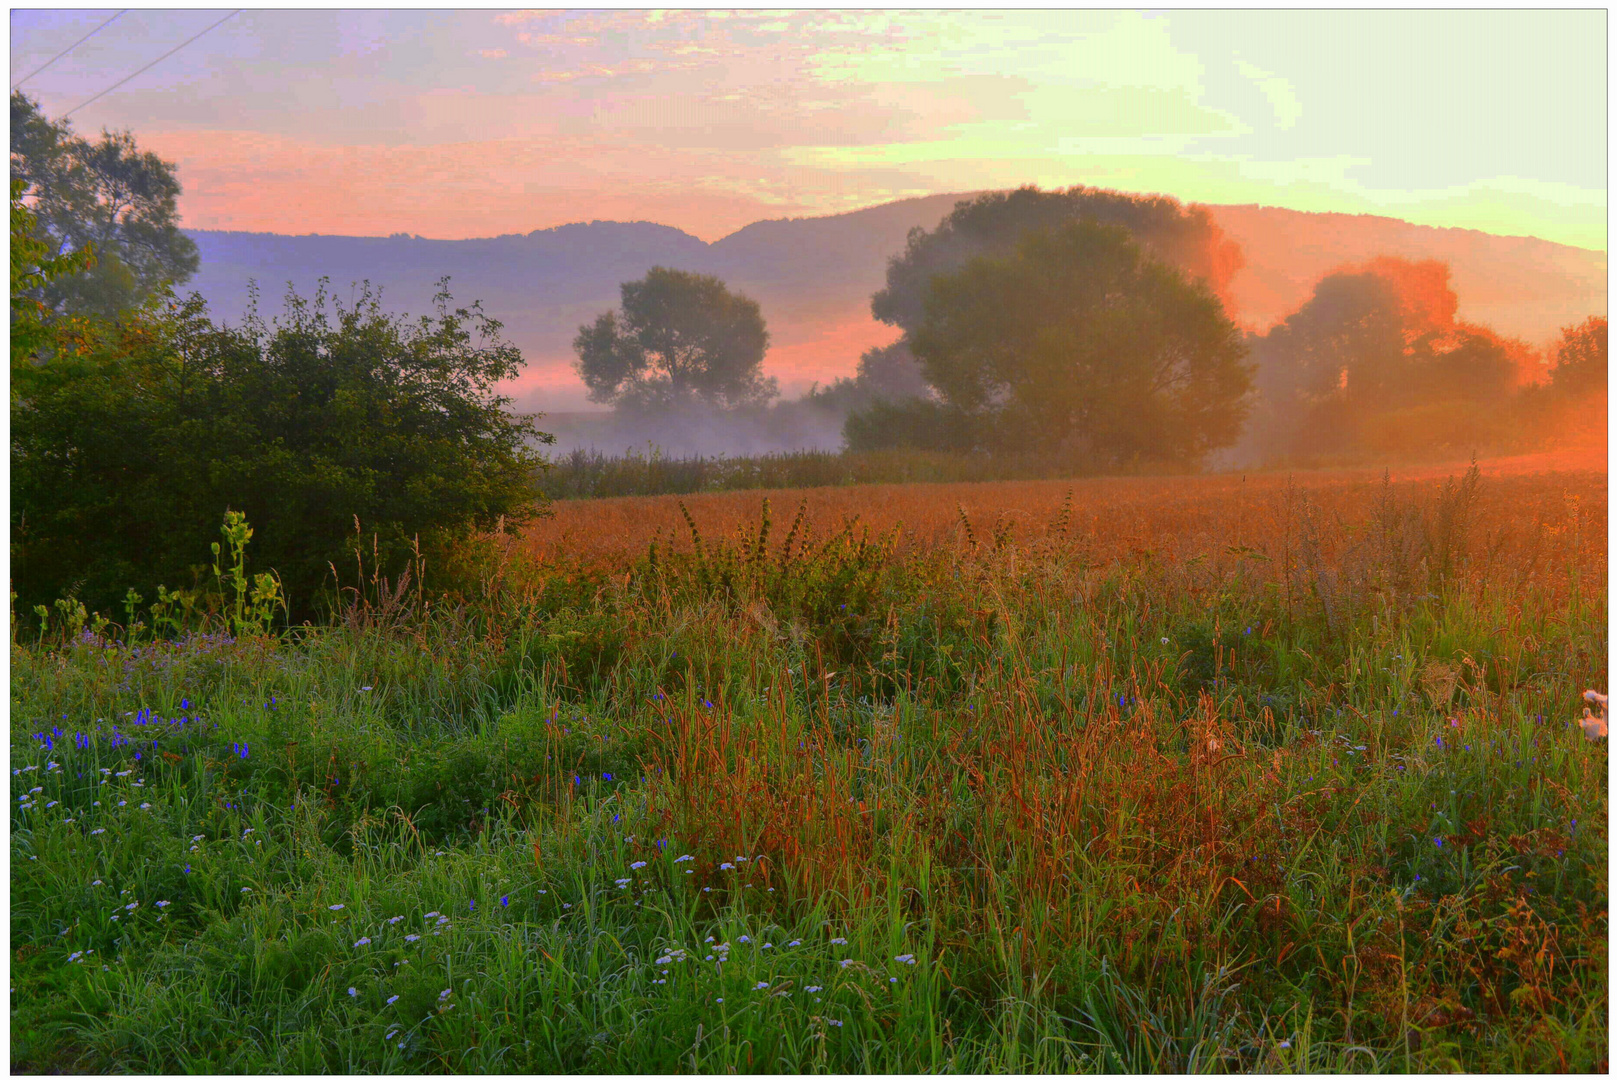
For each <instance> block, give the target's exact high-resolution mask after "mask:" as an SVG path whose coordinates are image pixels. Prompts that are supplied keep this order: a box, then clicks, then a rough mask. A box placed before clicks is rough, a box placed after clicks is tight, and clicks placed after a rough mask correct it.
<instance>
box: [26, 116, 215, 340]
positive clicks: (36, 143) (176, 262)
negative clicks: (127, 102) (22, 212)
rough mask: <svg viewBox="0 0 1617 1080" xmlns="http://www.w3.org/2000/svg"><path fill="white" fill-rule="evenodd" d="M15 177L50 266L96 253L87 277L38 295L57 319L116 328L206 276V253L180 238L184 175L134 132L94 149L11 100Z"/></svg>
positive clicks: (43, 285) (54, 283) (48, 285)
mask: <svg viewBox="0 0 1617 1080" xmlns="http://www.w3.org/2000/svg"><path fill="white" fill-rule="evenodd" d="M11 176H12V179H13V180H21V181H22V182H23V185H24V194H25V198H26V200H27V202H28V205H29V209H30V210H31V212H32V213H33V214H34V215H35V218H36V224H35V227H34V229H33V233H32V235H33V236H34V238H35V239H36V240H38V241H39V242H40V243H42V244H44V245H45V247H46V250H47V251H48V252H49V254H50V256H52V257H54V256H59V255H63V254H66V253H68V252H70V251H80V250H85V249H93V250H94V252H95V254H96V262H95V266H94V267H93V268H91V269H89V270H87V272H85V273H80V274H73V275H68V276H62V277H58V278H56V279H54V280H49V281H44V282H39V283H36V284H35V285H34V286H33V287H32V288H30V289H29V290H28V295H29V296H31V297H33V298H34V299H37V300H39V301H40V302H42V303H44V304H45V305H46V306H47V307H48V308H50V309H51V310H53V311H56V312H65V311H71V312H73V313H75V314H78V315H87V316H99V317H101V318H108V319H110V318H114V317H116V316H118V315H119V314H120V313H122V312H125V311H128V310H131V309H133V308H137V307H139V306H140V305H141V304H143V303H145V302H146V301H147V300H149V299H151V298H152V297H154V296H158V295H160V293H161V291H162V287H163V284H164V283H165V282H167V283H170V284H173V285H180V284H183V283H184V282H186V281H188V280H190V278H191V276H192V275H194V274H195V273H196V271H197V268H198V266H199V265H200V259H199V256H198V253H197V247H196V244H194V243H193V242H192V241H191V239H190V238H189V237H187V236H186V235H185V234H184V233H182V232H181V231H180V228H179V215H178V210H177V205H176V202H177V199H178V197H179V194H180V182H179V180H178V178H176V176H175V175H174V166H173V165H172V164H170V163H169V162H166V161H164V160H162V159H161V158H159V157H158V156H157V155H156V154H153V153H150V152H147V151H142V150H140V148H139V147H138V146H136V144H135V139H134V136H133V135H131V134H130V133H129V132H126V131H125V132H107V131H103V132H102V134H101V139H100V140H99V141H97V142H91V141H89V140H87V139H84V138H81V137H79V136H78V135H75V134H74V133H73V130H72V127H71V125H69V124H68V123H67V122H66V121H53V120H50V119H48V118H47V117H46V116H45V115H44V114H43V113H42V112H40V109H39V104H38V102H36V101H34V100H33V99H31V98H29V97H28V96H26V95H25V94H22V93H19V92H15V91H14V92H13V93H12V95H11Z"/></svg>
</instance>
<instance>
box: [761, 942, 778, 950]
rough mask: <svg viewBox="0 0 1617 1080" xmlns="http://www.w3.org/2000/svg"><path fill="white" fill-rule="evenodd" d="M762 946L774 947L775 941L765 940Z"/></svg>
mask: <svg viewBox="0 0 1617 1080" xmlns="http://www.w3.org/2000/svg"><path fill="white" fill-rule="evenodd" d="M762 947H763V948H765V949H773V948H774V947H775V943H774V942H773V941H766V942H764V943H763V946H762Z"/></svg>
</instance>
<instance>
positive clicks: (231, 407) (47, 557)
mask: <svg viewBox="0 0 1617 1080" xmlns="http://www.w3.org/2000/svg"><path fill="white" fill-rule="evenodd" d="M499 331H500V324H499V323H497V322H495V321H494V320H492V319H488V318H486V317H485V316H484V315H483V314H482V312H481V310H480V309H479V308H478V307H477V305H473V307H472V308H471V310H467V309H465V308H452V307H451V305H450V296H449V293H448V290H447V284H446V285H445V287H443V288H442V289H441V290H440V292H439V294H438V297H437V310H436V314H435V315H433V316H425V317H422V318H421V319H419V320H418V321H415V322H410V321H407V320H405V319H403V318H401V317H397V316H391V315H388V314H385V313H383V312H382V311H381V309H380V306H379V302H378V301H377V300H376V298H374V297H373V296H372V295H371V293H370V291H369V289H368V287H367V288H366V289H365V290H364V291H363V292H362V294H361V296H360V297H359V299H358V300H356V301H355V302H354V303H353V306H352V307H344V306H342V304H341V303H340V302H338V303H333V304H332V305H331V306H330V308H329V309H328V298H327V296H326V293H325V286H324V283H323V282H322V286H321V288H320V290H319V291H318V292H317V294H316V296H315V297H314V298H313V300H312V302H311V301H310V300H307V299H304V298H300V297H298V296H297V295H296V294H295V293H289V295H288V298H287V308H286V313H285V314H284V316H282V317H280V318H277V319H276V320H275V321H274V322H273V323H272V324H268V325H266V324H265V323H264V322H263V321H262V320H261V319H259V317H258V316H257V315H256V313H254V314H252V315H250V316H249V317H248V319H247V320H246V321H245V322H244V323H243V325H241V326H239V327H231V326H219V325H215V324H213V323H212V322H211V321H210V320H209V319H208V318H207V314H206V311H205V310H204V307H203V305H202V301H201V300H200V298H198V297H195V296H193V297H192V298H191V299H190V300H188V301H186V302H185V303H182V304H169V305H167V306H160V305H157V304H155V303H154V304H152V305H148V306H147V307H146V308H144V309H141V310H138V311H136V312H133V313H129V314H127V315H126V316H125V317H124V318H122V319H120V320H118V321H117V323H115V324H102V325H100V326H95V325H90V326H88V327H85V328H83V332H82V333H80V334H79V335H78V336H77V337H74V336H73V335H71V334H68V335H64V336H63V338H62V340H60V341H59V342H58V347H57V349H56V352H55V355H53V356H52V357H51V358H50V359H49V360H48V361H43V362H30V363H25V364H22V365H19V366H18V367H16V368H14V370H13V378H12V387H13V393H12V428H11V431H12V443H11V469H12V471H11V494H12V504H11V505H12V521H11V526H12V538H13V548H12V553H13V559H12V582H13V587H14V588H15V589H16V590H17V591H18V593H19V594H20V595H21V596H22V597H24V598H26V599H27V600H28V601H29V602H34V601H48V600H50V599H53V598H54V597H55V596H58V595H61V594H63V593H64V592H68V591H73V590H76V591H77V592H78V594H79V596H80V597H81V598H82V599H83V600H84V601H85V602H86V603H87V604H89V605H90V606H92V607H98V606H99V607H101V609H102V610H110V609H111V607H112V605H113V604H114V603H116V602H117V601H118V600H119V598H121V597H122V595H123V593H124V591H125V590H126V589H128V588H130V587H134V588H136V589H137V590H139V591H142V592H143V593H144V594H145V595H146V596H148V597H150V596H151V595H152V591H151V590H152V589H153V588H154V587H155V586H156V585H157V584H166V585H168V586H170V587H171V588H172V587H177V586H188V585H190V584H191V583H192V576H193V570H194V569H195V568H196V566H197V564H200V563H203V562H204V561H205V560H206V559H207V552H208V550H209V544H210V542H211V541H213V540H214V539H216V538H217V535H218V529H219V521H220V516H221V514H222V513H223V511H224V510H225V509H226V508H231V509H236V510H241V511H245V512H246V514H247V518H248V520H249V521H250V522H252V525H253V527H254V529H255V534H256V535H255V538H254V541H253V553H254V557H255V562H256V563H257V565H259V566H267V567H273V568H275V569H276V570H277V571H279V572H280V574H281V576H282V579H283V581H284V582H285V586H286V590H287V593H288V595H289V598H290V600H291V602H292V606H293V613H294V615H295V616H300V617H301V616H306V615H310V614H314V613H315V610H314V607H313V604H314V601H315V597H316V595H317V593H318V592H319V590H320V589H321V588H322V587H323V584H324V583H325V582H326V581H327V580H328V575H329V574H330V565H331V564H332V563H337V564H338V565H352V560H351V558H349V557H347V553H348V545H349V543H350V541H351V539H352V537H353V535H354V529H355V525H356V522H357V523H358V524H360V525H361V526H363V528H364V529H365V530H366V534H367V535H366V540H367V548H368V547H369V544H368V541H369V540H370V539H371V538H372V537H375V538H376V540H377V541H378V542H379V547H380V554H381V556H382V559H383V560H384V562H389V563H391V564H392V565H393V567H394V569H395V570H396V569H397V567H398V565H399V564H400V562H401V561H402V559H403V553H404V551H405V549H406V548H407V547H408V546H409V545H410V543H411V542H412V541H414V540H415V538H417V537H419V538H420V540H421V542H422V544H423V545H424V546H425V548H426V550H428V551H429V552H432V551H434V550H437V551H439V552H442V551H445V550H447V547H448V545H450V544H452V543H453V541H454V540H455V538H456V537H457V536H460V535H463V534H464V533H466V531H467V530H469V529H471V528H473V527H477V526H492V525H494V524H495V523H496V521H498V520H499V519H501V518H502V517H503V518H504V521H505V524H506V526H507V527H512V528H514V527H515V526H517V525H520V524H521V523H522V522H523V521H524V520H525V519H527V518H528V517H531V516H532V515H533V514H534V513H536V512H537V511H538V502H537V499H538V497H539V496H538V493H537V491H536V490H535V486H534V482H535V470H536V468H537V467H538V466H539V465H540V461H539V458H538V455H537V453H536V452H535V450H534V448H533V444H534V443H535V442H541V441H548V440H549V436H546V435H542V434H540V433H539V432H537V431H536V430H535V429H534V427H533V421H532V420H531V419H528V418H522V417H516V416H513V415H511V414H510V413H509V412H507V410H506V406H507V405H508V404H509V400H508V399H507V398H505V397H503V396H501V395H499V394H498V393H497V391H496V389H495V387H496V384H497V383H499V382H500V381H502V380H505V379H509V378H511V377H512V376H513V375H515V374H516V373H517V372H518V371H520V370H521V366H522V358H521V355H520V354H519V353H518V351H517V350H516V349H515V347H513V346H511V345H509V344H507V343H505V342H504V341H502V340H501V339H500V337H499ZM438 565H439V566H440V567H442V563H441V562H440V563H439V564H438Z"/></svg>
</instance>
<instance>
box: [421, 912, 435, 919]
mask: <svg viewBox="0 0 1617 1080" xmlns="http://www.w3.org/2000/svg"><path fill="white" fill-rule="evenodd" d="M437 917H438V913H437V912H436V911H429V912H427V913H426V915H424V916H423V918H427V919H436V918H437Z"/></svg>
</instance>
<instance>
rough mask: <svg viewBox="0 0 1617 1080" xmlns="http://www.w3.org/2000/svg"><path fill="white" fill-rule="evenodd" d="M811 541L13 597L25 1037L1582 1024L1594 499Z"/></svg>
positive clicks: (1108, 1039)
mask: <svg viewBox="0 0 1617 1080" xmlns="http://www.w3.org/2000/svg"><path fill="white" fill-rule="evenodd" d="M1413 510H1414V511H1421V512H1428V518H1427V520H1429V521H1433V522H1436V521H1439V520H1441V513H1440V512H1439V510H1440V507H1439V506H1438V504H1437V503H1432V504H1430V505H1426V506H1424V507H1422V506H1416V507H1414V508H1413ZM793 533H794V534H795V535H794V538H793V543H795V544H796V547H795V549H794V550H793V551H791V552H790V553H788V551H787V550H786V542H785V541H784V540H781V539H771V538H770V537H769V536H768V535H767V529H765V528H760V530H759V532H758V533H755V534H754V535H752V536H750V537H739V538H736V539H734V540H732V541H730V542H727V543H721V542H719V541H716V540H714V539H711V538H705V540H706V542H705V543H704V545H703V546H702V548H701V549H700V550H696V549H691V548H687V549H682V550H680V551H678V552H668V551H662V552H659V553H658V554H657V555H656V556H655V557H654V558H653V557H650V556H648V557H644V558H641V559H639V560H638V561H637V562H635V564H634V565H633V567H632V569H631V572H630V573H629V574H628V575H627V576H625V575H624V574H623V573H622V572H621V570H620V569H618V568H606V567H592V566H561V567H531V568H528V577H527V579H526V581H525V582H521V581H519V582H518V583H517V584H511V585H507V586H506V587H504V588H503V589H502V590H500V591H497V592H491V593H489V594H488V595H484V596H479V597H476V598H474V599H472V600H470V601H465V602H462V603H460V604H453V603H438V604H436V605H434V606H433V607H430V608H429V607H426V606H423V605H422V604H420V603H419V602H418V603H417V604H416V605H415V606H413V607H404V608H396V607H389V606H388V605H387V604H385V603H382V604H376V605H372V606H371V607H369V608H366V607H363V606H361V607H356V608H352V609H350V610H349V611H348V612H347V613H346V617H345V618H338V619H334V620H333V622H332V624H331V625H329V626H325V627H321V628H315V629H308V630H304V631H301V632H299V633H297V634H295V635H294V634H288V635H285V636H282V637H280V638H271V639H263V638H259V639H242V640H231V639H228V638H225V637H222V636H219V637H201V636H194V637H190V638H186V639H183V640H175V641H167V642H155V643H154V642H146V643H142V644H139V645H137V646H136V647H134V648H130V647H127V646H125V645H123V644H120V643H119V642H117V641H113V640H107V639H105V638H99V637H96V636H95V635H93V634H92V635H85V636H81V637H80V638H78V639H76V640H72V641H63V640H60V639H59V638H58V639H55V640H53V639H52V638H51V636H50V635H49V634H47V635H46V640H45V641H43V642H25V641H23V640H21V639H22V638H25V637H31V635H25V634H23V633H22V631H21V630H19V629H16V628H14V633H13V638H14V642H13V647H12V710H11V712H12V727H11V739H12V754H11V759H12V768H13V770H14V772H13V777H12V810H11V827H12V840H11V845H12V846H11V857H12V881H11V884H12V893H11V895H12V924H11V925H12V944H13V949H14V953H13V958H12V986H13V991H12V1043H11V1045H12V1068H13V1070H14V1071H50V1070H57V1071H62V1070H68V1071H84V1072H103V1071H106V1072H158V1071H182V1070H183V1071H201V1072H286V1071H293V1072H325V1071H340V1072H373V1071H374V1072H381V1071H398V1072H437V1071H476V1072H495V1071H502V1072H503V1071H520V1072H573V1071H591V1072H594V1071H605V1072H644V1071H654V1072H684V1071H701V1072H709V1071H726V1070H741V1071H752V1072H769V1071H832V1072H866V1071H900V1072H918V1071H934V1070H936V1071H943V1070H949V1071H969V1072H998V1071H1014V1072H1043V1071H1057V1070H1060V1071H1116V1070H1128V1071H1172V1072H1180V1071H1185V1072H1191V1071H1243V1070H1244V1071H1277V1072H1290V1071H1409V1070H1414V1071H1446V1070H1453V1069H1459V1070H1465V1071H1539V1070H1557V1071H1561V1070H1571V1071H1597V1070H1603V1069H1604V1068H1605V1062H1606V1055H1607V1049H1606V1040H1607V1029H1606V1014H1607V988H1606V983H1605V972H1606V952H1605V950H1606V887H1605V882H1606V858H1607V856H1606V844H1607V812H1606V806H1607V796H1606V786H1605V777H1606V762H1605V755H1606V751H1605V748H1604V745H1600V744H1591V743H1588V742H1586V741H1585V740H1584V739H1583V737H1582V735H1581V732H1580V731H1579V729H1578V727H1577V725H1576V723H1575V722H1574V719H1575V717H1576V716H1578V715H1580V713H1581V708H1580V704H1579V702H1578V694H1579V692H1580V691H1581V690H1582V689H1583V688H1584V686H1585V685H1591V686H1601V687H1603V686H1604V656H1605V647H1606V630H1605V627H1606V607H1605V594H1604V589H1605V580H1604V562H1603V543H1604V541H1603V538H1601V540H1600V545H1601V547H1600V550H1601V553H1602V554H1601V558H1600V560H1599V561H1598V566H1596V565H1592V564H1591V562H1590V559H1589V553H1588V551H1582V550H1580V549H1578V548H1576V547H1575V546H1569V545H1570V544H1571V541H1570V540H1569V539H1567V538H1565V537H1563V538H1562V546H1561V547H1560V548H1554V549H1549V550H1547V551H1541V550H1539V549H1537V548H1535V549H1534V551H1535V552H1536V554H1535V555H1534V557H1533V559H1531V560H1529V559H1527V558H1525V557H1523V558H1513V557H1512V554H1511V552H1509V551H1506V552H1505V553H1504V555H1503V556H1501V555H1500V554H1499V552H1497V551H1496V552H1495V553H1494V556H1492V557H1489V558H1488V561H1487V563H1486V565H1484V562H1483V556H1484V554H1485V553H1484V552H1482V551H1481V550H1480V549H1479V550H1478V551H1477V552H1470V553H1469V554H1468V556H1467V557H1465V558H1460V559H1458V562H1457V565H1456V567H1454V568H1451V569H1449V570H1447V571H1445V575H1444V576H1443V578H1442V580H1438V579H1437V578H1436V577H1434V576H1433V575H1434V573H1435V571H1433V570H1432V565H1433V555H1434V552H1435V550H1436V549H1435V548H1432V547H1431V546H1430V545H1428V548H1427V549H1426V550H1425V551H1424V552H1423V553H1422V552H1417V553H1416V554H1417V555H1419V556H1420V560H1419V561H1418V562H1417V563H1416V564H1412V565H1414V566H1415V567H1416V569H1417V570H1418V571H1419V573H1418V574H1417V573H1414V572H1413V571H1411V570H1410V566H1409V565H1404V564H1398V565H1394V564H1393V563H1391V562H1386V561H1384V562H1382V563H1377V564H1375V565H1372V566H1369V567H1368V568H1366V567H1363V566H1360V567H1358V569H1357V570H1356V571H1355V574H1353V575H1349V574H1347V573H1346V571H1343V573H1342V576H1341V577H1340V578H1339V579H1336V580H1337V587H1336V589H1335V591H1334V592H1327V591H1322V590H1321V589H1320V588H1319V587H1318V586H1319V581H1320V580H1322V579H1320V578H1318V577H1317V576H1316V577H1315V578H1313V579H1311V580H1313V581H1314V583H1315V586H1316V587H1315V588H1314V589H1313V591H1308V590H1306V589H1303V588H1301V586H1298V585H1297V582H1299V581H1302V580H1303V579H1304V577H1305V576H1306V573H1313V572H1314V571H1309V570H1308V566H1307V560H1306V559H1302V560H1300V561H1295V562H1292V563H1287V562H1285V560H1282V559H1275V560H1273V561H1271V562H1267V563H1263V562H1258V561H1255V560H1253V559H1251V558H1247V557H1240V556H1238V555H1236V556H1232V555H1231V554H1230V553H1229V552H1228V551H1226V550H1225V549H1226V548H1227V547H1228V545H1227V544H1225V543H1224V542H1223V541H1222V540H1221V539H1219V538H1209V539H1207V540H1206V541H1205V542H1204V544H1203V547H1202V550H1201V551H1200V552H1199V553H1191V552H1188V551H1187V552H1186V553H1185V554H1184V556H1183V557H1176V558H1174V559H1168V558H1165V557H1162V556H1155V557H1154V556H1151V555H1150V554H1146V555H1143V556H1141V557H1139V558H1131V559H1126V560H1122V561H1117V562H1106V563H1102V564H1091V563H1090V562H1089V561H1088V560H1087V558H1086V557H1085V555H1084V553H1083V549H1082V548H1081V547H1079V546H1064V545H1063V543H1062V542H1061V540H1060V538H1059V536H1058V535H1057V534H1056V533H1055V532H1052V533H1051V535H1050V536H1049V537H1045V538H1042V539H1034V540H1026V541H1024V544H1023V546H1021V547H1017V546H1016V545H1015V543H1014V542H1013V541H1009V540H1006V541H1005V542H1003V543H1002V544H1001V545H999V546H998V548H997V549H995V550H990V549H988V548H987V547H986V546H985V547H983V548H982V549H975V548H974V547H972V546H969V545H964V544H963V545H961V546H960V547H959V548H958V549H957V550H953V551H944V550H924V551H915V550H909V551H900V550H899V549H897V548H895V547H893V546H891V545H884V544H881V543H876V542H872V541H866V542H863V543H861V542H860V541H859V539H858V538H856V537H854V536H852V535H851V534H850V535H845V536H843V537H842V538H840V539H837V538H831V539H829V540H827V539H824V538H821V539H819V540H816V541H814V542H812V543H809V542H806V541H805V540H804V538H803V536H802V534H801V533H798V532H797V530H796V529H794V530H793ZM1586 540H1587V538H1585V542H1586ZM1249 543H1250V544H1251V545H1252V547H1253V548H1261V547H1263V546H1264V542H1263V541H1262V540H1261V539H1260V540H1258V541H1250V540H1249ZM1274 546H1275V547H1276V550H1279V548H1278V543H1277V544H1276V545H1274ZM1389 550H1390V549H1389ZM1590 550H1593V549H1592V548H1591V549H1590ZM1384 557H1385V559H1391V558H1393V556H1392V555H1388V554H1385V553H1384ZM1398 557H1399V558H1406V557H1410V556H1409V553H1408V551H1404V553H1403V554H1402V555H1399V556H1398ZM1580 558H1581V559H1583V560H1584V561H1583V562H1582V563H1579V562H1578V561H1577V560H1579V559H1580ZM1451 561H1453V560H1451ZM1305 572H1306V573H1305ZM1322 597H1324V599H1321V598H1322ZM418 601H419V598H418ZM1327 601H1328V602H1327ZM142 710H150V712H149V713H146V714H143V713H142ZM182 720H184V722H183V723H181V722H180V721H182ZM114 729H116V735H114ZM40 736H46V737H48V740H47V738H43V737H40ZM75 736H79V737H78V738H77V739H76V738H75ZM47 741H48V744H49V745H47ZM114 743H117V744H118V745H114ZM137 755H138V757H137ZM36 788H38V789H39V790H37V791H36V790H34V789H36ZM131 905H133V906H131ZM664 957H672V959H669V960H668V961H667V962H662V960H663V958H664ZM901 957H902V958H906V959H900V958H901ZM909 959H913V961H914V962H913V963H911V962H909ZM811 987H817V988H818V989H816V990H812V991H811V990H810V988H811Z"/></svg>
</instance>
